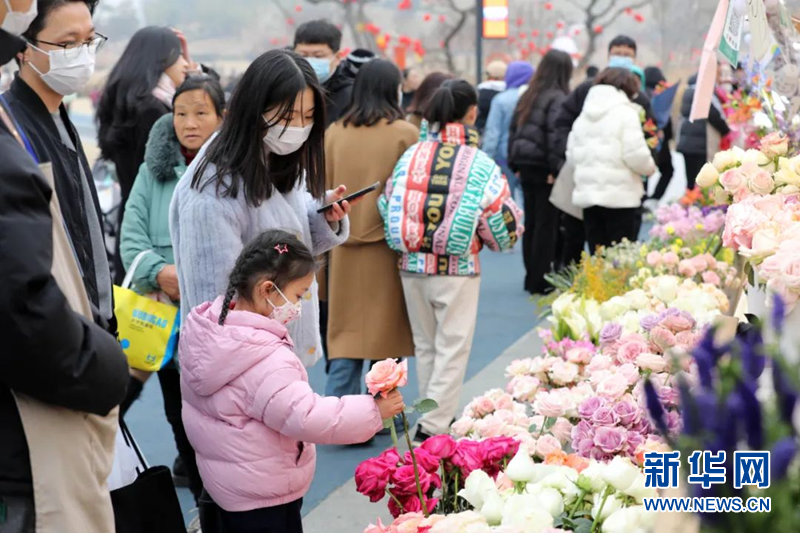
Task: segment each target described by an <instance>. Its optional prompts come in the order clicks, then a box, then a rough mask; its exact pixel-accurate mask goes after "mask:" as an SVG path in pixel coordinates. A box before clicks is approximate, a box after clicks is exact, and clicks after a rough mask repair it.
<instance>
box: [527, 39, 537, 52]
mask: <svg viewBox="0 0 800 533" xmlns="http://www.w3.org/2000/svg"><path fill="white" fill-rule="evenodd" d="M528 49H529V50H530V51H531V52H535V51H536V43H534V42H532V41H531V42H529V43H528Z"/></svg>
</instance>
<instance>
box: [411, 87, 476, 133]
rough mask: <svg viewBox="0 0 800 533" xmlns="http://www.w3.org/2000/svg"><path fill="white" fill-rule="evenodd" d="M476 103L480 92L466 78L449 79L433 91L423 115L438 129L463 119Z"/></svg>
mask: <svg viewBox="0 0 800 533" xmlns="http://www.w3.org/2000/svg"><path fill="white" fill-rule="evenodd" d="M476 105H478V93H477V92H476V91H475V88H474V87H472V85H470V84H469V83H468V82H466V81H464V80H447V81H446V82H444V83H443V84H442V86H441V87H439V89H437V90H436V92H435V93H433V96H432V97H431V99H430V101H429V102H428V105H427V106H426V107H425V112H424V113H423V116H424V118H425V120H427V121H428V123H430V124H431V127H432V128H435V129H437V130H438V129H441V128H442V127H443V126H444V125H445V124H449V123H451V122H459V121H461V120H463V119H464V117H465V116H467V113H468V112H469V110H470V108H472V107H473V106H476ZM434 125H437V126H434Z"/></svg>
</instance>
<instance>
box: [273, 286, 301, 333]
mask: <svg viewBox="0 0 800 533" xmlns="http://www.w3.org/2000/svg"><path fill="white" fill-rule="evenodd" d="M275 290H276V291H278V294H280V295H281V298H283V300H284V302H286V303H284V304H283V305H281V306H276V305H275V304H274V303H272V302H270V301H269V300H267V303H268V304H269V305H271V306H272V313H270V315H269V318H271V319H272V320H275V321H277V322H280V323H281V325H284V326H286V325H287V324H289V323H290V322H292V321H294V320H297V319H298V318H300V316H301V315H302V314H303V308H302V302H301V301H300V300H298V301H297V303H296V304H293V303H291V302H289V299H288V298H287V297H286V296H285V295H284V294H283V293H282V292H281V290H280V289H279V288H278V287H275Z"/></svg>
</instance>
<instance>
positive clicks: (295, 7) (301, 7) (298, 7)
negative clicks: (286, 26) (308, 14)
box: [294, 6, 303, 13]
mask: <svg viewBox="0 0 800 533" xmlns="http://www.w3.org/2000/svg"><path fill="white" fill-rule="evenodd" d="M294 10H295V11H296V12H298V13H302V12H303V6H294Z"/></svg>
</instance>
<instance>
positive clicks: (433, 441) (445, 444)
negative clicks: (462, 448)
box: [420, 435, 458, 459]
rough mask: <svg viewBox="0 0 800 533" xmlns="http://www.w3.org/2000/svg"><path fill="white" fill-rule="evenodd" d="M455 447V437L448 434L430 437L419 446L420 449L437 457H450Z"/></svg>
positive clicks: (454, 451)
mask: <svg viewBox="0 0 800 533" xmlns="http://www.w3.org/2000/svg"><path fill="white" fill-rule="evenodd" d="M457 447H458V445H457V444H456V441H455V439H453V437H451V436H450V435H437V436H435V437H431V438H429V439H428V440H426V441H425V442H423V443H422V446H420V448H421V449H423V450H425V451H426V452H428V453H429V454H431V455H433V456H435V457H438V458H439V459H450V458H451V457H452V456H453V454H454V453H456V448H457Z"/></svg>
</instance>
